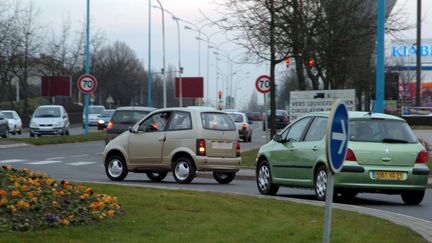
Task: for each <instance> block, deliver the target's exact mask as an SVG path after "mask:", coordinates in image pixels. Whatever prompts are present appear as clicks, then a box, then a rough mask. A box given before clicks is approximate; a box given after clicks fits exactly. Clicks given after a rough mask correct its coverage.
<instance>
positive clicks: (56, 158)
mask: <svg viewBox="0 0 432 243" xmlns="http://www.w3.org/2000/svg"><path fill="white" fill-rule="evenodd" d="M58 159H64V157H54V158H48V159H45V160H58Z"/></svg>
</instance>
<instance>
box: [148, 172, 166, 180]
mask: <svg viewBox="0 0 432 243" xmlns="http://www.w3.org/2000/svg"><path fill="white" fill-rule="evenodd" d="M167 174H168V172H167V171H163V172H147V173H146V175H147V177H148V178H149V179H150V180H151V181H161V180H163V179H165V177H166V176H167Z"/></svg>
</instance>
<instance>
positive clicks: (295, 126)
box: [256, 112, 429, 205]
mask: <svg viewBox="0 0 432 243" xmlns="http://www.w3.org/2000/svg"><path fill="white" fill-rule="evenodd" d="M328 116H329V113H325V112H322V113H309V114H307V115H305V116H303V117H301V118H299V119H298V120H296V121H295V122H293V123H291V124H290V125H289V126H287V127H286V128H285V129H283V130H282V131H281V132H280V133H279V134H278V135H276V136H275V137H274V138H273V140H272V141H270V142H269V143H267V144H265V145H263V146H262V147H261V148H260V150H259V151H258V155H257V161H256V175H257V177H256V178H257V186H258V190H259V192H260V193H261V194H264V195H275V194H276V193H277V191H278V189H279V187H280V186H288V187H304V188H313V189H315V195H316V197H317V199H318V200H325V196H326V186H327V173H328V168H327V161H326V152H325V151H326V145H325V132H326V125H327V119H328ZM349 119H350V139H349V143H348V148H347V154H346V158H345V161H344V163H343V167H342V170H341V172H339V173H338V174H336V175H335V195H340V196H342V197H343V198H345V199H352V198H354V197H355V196H356V195H357V194H358V193H361V192H376V193H385V194H400V195H401V197H402V200H403V201H404V202H405V203H406V204H409V205H415V204H419V203H421V201H422V200H423V197H424V194H425V190H426V186H427V180H428V175H429V169H428V166H427V163H428V160H429V154H428V152H427V151H426V149H425V148H424V147H423V145H422V144H421V143H420V142H419V141H418V139H417V137H416V136H415V135H414V133H413V132H412V130H411V128H410V127H409V125H408V124H407V123H406V122H405V120H403V119H402V118H399V117H396V116H391V115H385V114H378V113H372V114H370V113H368V112H349Z"/></svg>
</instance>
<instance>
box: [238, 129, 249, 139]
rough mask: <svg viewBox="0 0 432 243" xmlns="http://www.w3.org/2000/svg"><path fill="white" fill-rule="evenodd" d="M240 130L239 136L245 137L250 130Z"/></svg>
mask: <svg viewBox="0 0 432 243" xmlns="http://www.w3.org/2000/svg"><path fill="white" fill-rule="evenodd" d="M238 132H239V137H240V138H245V137H247V136H248V130H243V129H240V130H238Z"/></svg>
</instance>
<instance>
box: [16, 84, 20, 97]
mask: <svg viewBox="0 0 432 243" xmlns="http://www.w3.org/2000/svg"><path fill="white" fill-rule="evenodd" d="M19 91H20V86H19V80H17V83H16V102H19V100H20V93H19Z"/></svg>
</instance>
